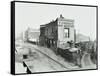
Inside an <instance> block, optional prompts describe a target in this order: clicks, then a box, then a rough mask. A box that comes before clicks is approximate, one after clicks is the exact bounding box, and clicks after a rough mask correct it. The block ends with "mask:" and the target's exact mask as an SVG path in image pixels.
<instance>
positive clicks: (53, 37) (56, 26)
mask: <svg viewBox="0 0 100 76" xmlns="http://www.w3.org/2000/svg"><path fill="white" fill-rule="evenodd" d="M39 40H40V44H41V45H45V46H47V47H50V48H53V49H56V48H58V47H60V48H66V47H68V46H69V45H68V41H73V42H74V41H75V33H74V20H72V19H66V18H64V17H63V16H62V15H60V17H59V18H57V19H56V20H54V21H51V22H49V23H47V24H45V25H40V37H39Z"/></svg>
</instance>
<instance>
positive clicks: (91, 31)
mask: <svg viewBox="0 0 100 76" xmlns="http://www.w3.org/2000/svg"><path fill="white" fill-rule="evenodd" d="M60 14H62V15H63V17H65V18H66V19H74V20H75V25H74V26H75V29H76V30H77V31H78V32H79V33H82V34H83V35H86V36H90V38H91V39H92V40H94V39H95V38H96V8H95V7H82V6H66V5H50V4H49V5H48V4H34V3H16V4H15V34H16V35H15V36H16V37H17V36H18V35H19V34H20V33H21V32H23V31H25V30H26V29H27V28H28V27H31V28H33V29H39V27H40V25H42V24H46V23H48V22H50V21H52V20H55V19H56V18H57V17H59V16H60Z"/></svg>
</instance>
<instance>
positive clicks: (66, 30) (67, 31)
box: [64, 28, 69, 38]
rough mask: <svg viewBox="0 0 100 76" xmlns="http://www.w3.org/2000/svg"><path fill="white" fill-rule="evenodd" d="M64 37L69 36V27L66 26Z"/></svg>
mask: <svg viewBox="0 0 100 76" xmlns="http://www.w3.org/2000/svg"><path fill="white" fill-rule="evenodd" d="M64 37H66V38H69V28H64Z"/></svg>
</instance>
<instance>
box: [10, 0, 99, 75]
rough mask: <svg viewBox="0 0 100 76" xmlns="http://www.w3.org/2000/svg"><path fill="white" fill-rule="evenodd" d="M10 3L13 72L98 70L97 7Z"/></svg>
mask: <svg viewBox="0 0 100 76" xmlns="http://www.w3.org/2000/svg"><path fill="white" fill-rule="evenodd" d="M12 4H14V6H13V8H14V12H13V13H14V15H15V16H14V17H12V18H14V24H12V26H13V27H14V34H13V36H14V38H15V39H14V41H13V42H14V49H13V50H12V51H13V53H14V54H13V55H12V57H14V64H11V65H14V67H15V68H14V69H15V74H33V73H49V72H67V71H80V70H92V69H93V70H96V69H97V65H98V58H97V56H98V49H97V46H98V45H97V42H98V39H97V6H89V5H86V6H85V5H71V4H56V3H41V2H40V3H39V2H32V3H31V2H20V1H18V2H17V1H15V2H13V3H12ZM12 21H13V20H12ZM12 59H13V58H12Z"/></svg>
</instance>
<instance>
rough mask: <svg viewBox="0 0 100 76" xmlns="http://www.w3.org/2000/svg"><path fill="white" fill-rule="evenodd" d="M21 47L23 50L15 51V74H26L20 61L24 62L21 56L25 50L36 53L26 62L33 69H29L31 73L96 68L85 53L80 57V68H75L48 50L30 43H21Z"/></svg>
mask: <svg viewBox="0 0 100 76" xmlns="http://www.w3.org/2000/svg"><path fill="white" fill-rule="evenodd" d="M21 47H23V48H24V49H17V50H18V53H17V56H16V57H15V58H16V59H15V60H16V62H15V63H16V64H15V66H16V68H15V69H16V73H26V67H23V65H22V61H24V60H23V59H22V55H23V54H27V53H28V49H26V50H25V48H30V49H31V51H32V52H36V53H37V55H34V56H32V57H30V58H29V59H28V60H26V63H27V64H28V65H31V66H33V67H34V68H31V70H32V72H45V71H65V70H66V71H67V70H81V69H94V68H96V65H95V64H93V63H92V61H91V59H90V55H89V54H86V53H85V54H84V55H83V57H82V60H81V64H82V67H81V68H80V67H79V66H76V65H75V64H73V63H70V62H68V61H65V59H64V58H62V57H61V56H60V55H56V54H55V53H54V52H53V51H52V50H51V49H49V48H46V47H42V46H38V45H34V44H30V43H22V44H21ZM20 50H21V52H20ZM26 51H27V52H26ZM42 53H43V54H42ZM50 58H51V59H50ZM57 62H58V63H57ZM30 63H33V64H30ZM63 66H64V67H63ZM19 69H20V70H19Z"/></svg>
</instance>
